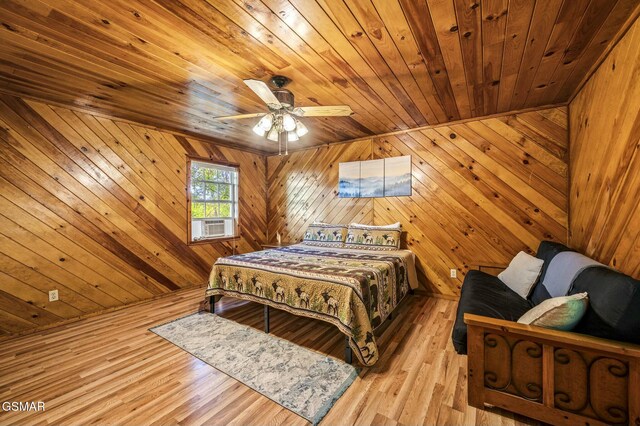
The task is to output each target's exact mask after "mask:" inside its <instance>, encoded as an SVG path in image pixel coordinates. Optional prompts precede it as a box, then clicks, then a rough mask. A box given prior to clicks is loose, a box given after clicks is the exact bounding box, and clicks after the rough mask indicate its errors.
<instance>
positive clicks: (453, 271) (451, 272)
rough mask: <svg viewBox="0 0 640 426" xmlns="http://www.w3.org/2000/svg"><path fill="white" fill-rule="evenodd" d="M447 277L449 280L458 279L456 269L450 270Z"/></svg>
mask: <svg viewBox="0 0 640 426" xmlns="http://www.w3.org/2000/svg"><path fill="white" fill-rule="evenodd" d="M449 276H450V277H451V278H458V270H457V269H451V271H450V273H449Z"/></svg>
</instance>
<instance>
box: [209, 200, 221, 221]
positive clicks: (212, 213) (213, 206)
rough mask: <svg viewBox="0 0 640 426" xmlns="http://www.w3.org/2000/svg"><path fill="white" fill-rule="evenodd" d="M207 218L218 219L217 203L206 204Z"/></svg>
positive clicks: (218, 209)
mask: <svg viewBox="0 0 640 426" xmlns="http://www.w3.org/2000/svg"><path fill="white" fill-rule="evenodd" d="M206 215H207V218H215V217H220V208H219V206H218V203H207V212H206Z"/></svg>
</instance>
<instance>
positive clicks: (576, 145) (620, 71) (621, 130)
mask: <svg viewBox="0 0 640 426" xmlns="http://www.w3.org/2000/svg"><path fill="white" fill-rule="evenodd" d="M569 111H570V123H571V155H570V157H571V166H570V170H571V194H570V204H571V214H570V219H571V220H570V243H571V245H572V246H573V247H575V248H577V249H579V250H581V251H583V252H584V253H586V254H587V255H589V256H591V257H594V258H595V259H597V260H599V261H600V262H603V263H606V264H609V265H611V266H613V267H614V268H616V269H619V270H621V271H622V272H625V273H627V274H630V275H632V276H634V277H636V278H640V203H639V202H638V200H640V152H639V147H640V21H636V22H635V24H633V26H632V27H631V28H630V30H629V31H628V32H627V34H626V35H625V36H624V38H623V39H622V40H621V41H620V42H619V43H618V45H617V46H616V47H615V48H614V49H613V50H612V51H611V53H610V54H609V56H608V57H607V59H606V60H605V61H604V62H603V63H602V65H601V66H600V67H599V68H598V70H597V71H596V72H595V73H594V75H593V76H592V77H591V79H590V80H589V81H588V82H587V84H586V85H585V86H584V87H583V89H582V90H581V91H580V93H579V94H578V95H577V96H576V97H575V99H574V100H573V101H572V102H571V104H570V106H569Z"/></svg>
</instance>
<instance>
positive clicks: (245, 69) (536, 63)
mask: <svg viewBox="0 0 640 426" xmlns="http://www.w3.org/2000/svg"><path fill="white" fill-rule="evenodd" d="M637 9H638V1H637V0H564V1H563V0H544V1H542V0H538V1H535V0H484V1H479V0H317V1H313V0H262V1H258V0H220V1H218V0H216V1H214V0H208V1H206V0H180V1H178V0H154V1H150V0H110V1H105V2H102V1H93V0H20V1H18V0H3V1H2V2H0V21H1V23H2V26H0V31H1V32H0V34H1V35H2V43H0V90H2V91H4V92H6V93H10V94H13V95H17V96H23V97H31V98H36V99H40V100H44V101H47V102H49V103H53V104H58V105H67V106H76V107H81V108H84V109H90V110H93V111H94V112H99V113H103V114H108V115H110V116H115V117H120V118H125V119H129V120H133V121H136V122H140V123H144V124H148V125H152V126H158V127H162V128H166V129H171V130H178V131H181V132H185V133H196V134H199V135H204V136H208V137H212V138H214V139H216V140H217V141H219V142H222V143H225V142H226V143H230V144H234V145H237V146H243V147H245V148H249V149H257V150H261V151H264V152H274V150H275V149H276V146H275V144H274V143H271V142H268V141H266V140H265V139H263V138H260V137H257V136H255V135H254V134H253V133H252V132H251V127H252V125H253V124H254V123H255V119H247V120H243V121H236V122H221V121H218V120H214V119H213V117H216V116H224V115H230V114H236V113H249V112H258V111H264V110H265V107H264V105H263V104H262V103H261V102H260V100H259V99H258V98H257V97H256V96H255V95H254V94H253V93H252V92H251V91H250V90H249V89H248V88H247V87H245V86H244V84H243V83H242V79H247V78H255V79H262V80H265V81H266V80H267V79H268V78H269V77H271V76H272V75H274V74H283V75H286V76H288V77H290V78H292V79H293V82H292V83H291V84H290V86H288V88H289V89H290V90H292V91H293V92H294V94H295V95H296V100H297V104H298V106H309V105H333V104H347V105H349V106H351V108H352V109H353V110H354V112H355V114H354V115H353V116H351V117H340V118H307V119H305V120H304V121H305V123H306V124H307V125H308V126H309V128H310V129H311V133H310V134H309V135H307V136H305V137H304V138H303V139H302V140H301V141H300V142H297V143H296V144H298V146H302V147H306V146H314V145H319V144H322V143H326V142H333V141H341V140H347V139H352V138H357V137H362V136H367V135H374V134H380V133H385V132H390V131H394V130H399V129H407V128H413V127H417V126H422V125H427V124H436V123H443V122H448V121H452V120H456V119H461V118H469V117H479V116H484V115H489V114H492V113H496V112H503V111H511V110H518V109H522V108H526V107H535V106H540V105H550V104H557V103H562V102H565V101H567V100H568V99H569V98H570V96H571V95H572V94H573V93H574V91H575V90H576V88H577V87H578V86H579V85H580V83H581V81H582V80H583V79H584V77H585V76H586V75H587V73H588V72H589V70H590V69H591V67H592V66H593V65H594V64H595V63H596V62H597V61H598V58H600V56H601V54H602V53H603V51H605V49H606V48H607V46H608V45H609V44H610V42H611V40H613V39H614V38H615V36H616V34H618V33H619V31H620V29H621V28H622V27H623V26H624V25H625V23H626V22H628V21H629V18H630V17H631V16H634V15H635V14H636V13H637Z"/></svg>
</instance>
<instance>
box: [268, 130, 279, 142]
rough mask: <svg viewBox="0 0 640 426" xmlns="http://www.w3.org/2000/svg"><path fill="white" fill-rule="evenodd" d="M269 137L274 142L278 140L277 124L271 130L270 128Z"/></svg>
mask: <svg viewBox="0 0 640 426" xmlns="http://www.w3.org/2000/svg"><path fill="white" fill-rule="evenodd" d="M267 139H269V140H270V141H273V142H278V129H277V128H276V126H273V127H272V128H271V130H269V133H267Z"/></svg>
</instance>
